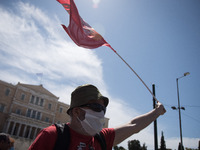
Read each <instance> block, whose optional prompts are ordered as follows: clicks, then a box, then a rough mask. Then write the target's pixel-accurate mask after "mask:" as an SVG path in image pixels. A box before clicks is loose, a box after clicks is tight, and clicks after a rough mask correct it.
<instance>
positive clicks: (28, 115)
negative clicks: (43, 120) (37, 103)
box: [26, 109, 31, 117]
mask: <svg viewBox="0 0 200 150" xmlns="http://www.w3.org/2000/svg"><path fill="white" fill-rule="evenodd" d="M26 117H31V109H28V111H27V113H26Z"/></svg>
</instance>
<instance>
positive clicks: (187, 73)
mask: <svg viewBox="0 0 200 150" xmlns="http://www.w3.org/2000/svg"><path fill="white" fill-rule="evenodd" d="M189 74H190V73H189V72H186V73H184V75H183V76H181V77H179V78H176V84H177V96H178V108H176V107H174V106H173V107H172V109H178V111H179V125H180V140H181V150H182V148H183V139H182V126H181V109H183V110H185V108H184V107H180V100H179V87H178V80H179V79H180V78H182V77H185V76H187V75H189Z"/></svg>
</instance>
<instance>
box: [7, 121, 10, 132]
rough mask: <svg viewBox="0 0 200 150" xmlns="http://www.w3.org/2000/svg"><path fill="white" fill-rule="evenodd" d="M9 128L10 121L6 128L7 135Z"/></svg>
mask: <svg viewBox="0 0 200 150" xmlns="http://www.w3.org/2000/svg"><path fill="white" fill-rule="evenodd" d="M9 127H10V121H8V124H7V127H6V133H8V130H9Z"/></svg>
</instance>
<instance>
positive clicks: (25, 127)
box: [22, 125, 27, 137]
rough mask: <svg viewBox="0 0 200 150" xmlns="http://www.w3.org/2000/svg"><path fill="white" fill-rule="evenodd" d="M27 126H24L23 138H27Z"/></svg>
mask: <svg viewBox="0 0 200 150" xmlns="http://www.w3.org/2000/svg"><path fill="white" fill-rule="evenodd" d="M26 128H27V125H24V131H23V135H22V137H25V134H26Z"/></svg>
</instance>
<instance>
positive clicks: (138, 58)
mask: <svg viewBox="0 0 200 150" xmlns="http://www.w3.org/2000/svg"><path fill="white" fill-rule="evenodd" d="M75 3H76V5H77V7H78V10H79V13H80V15H81V17H82V18H83V19H84V20H85V21H86V22H87V23H89V24H90V25H91V26H92V27H93V28H95V29H96V30H97V31H98V32H99V33H100V34H102V35H103V37H104V39H105V40H106V41H107V42H108V43H109V44H111V46H112V47H113V48H114V49H115V50H116V51H117V52H118V53H119V54H120V55H121V56H122V57H123V58H124V59H125V60H126V61H127V62H128V63H129V65H130V66H131V67H132V68H133V69H134V70H135V71H136V72H137V73H138V74H139V76H140V77H141V78H142V79H143V80H144V82H145V83H146V84H147V85H148V87H149V88H150V89H152V84H155V86H156V97H157V99H158V100H159V101H160V102H162V103H163V104H164V105H165V107H166V110H167V113H166V114H165V115H164V116H161V117H160V118H159V119H158V143H159V145H160V136H161V131H163V132H164V137H165V141H166V146H167V148H172V149H177V147H178V142H179V141H180V138H179V120H178V111H176V110H172V109H171V106H176V107H177V89H176V78H178V77H181V76H182V75H183V74H184V73H185V72H190V75H189V76H186V77H184V78H181V79H180V80H179V92H180V102H181V106H183V107H185V109H186V110H185V111H182V130H183V144H184V146H185V147H189V148H197V147H198V141H199V140H200V129H199V126H200V118H199V115H200V99H199V97H200V80H199V74H200V69H199V64H200V49H199V48H200V1H199V0H163V1H160V0H152V1H147V0H123V1H116V0H75ZM0 18H1V21H0V80H3V81H6V82H9V83H12V84H17V83H18V82H20V83H25V84H36V85H38V84H43V86H44V87H45V88H47V89H48V90H49V91H51V92H52V93H54V94H55V95H56V96H58V97H60V99H59V100H60V101H62V102H65V103H68V104H69V102H70V93H71V92H72V91H73V89H74V88H75V87H77V86H79V85H82V84H85V83H92V84H94V85H96V86H97V87H98V88H99V89H100V90H101V91H102V93H103V94H104V95H106V96H108V97H109V98H110V105H109V106H108V111H107V114H106V116H107V117H109V118H110V124H109V126H110V127H116V126H119V125H123V124H124V123H127V122H128V121H129V120H131V119H132V118H133V117H136V116H137V115H140V114H143V113H146V112H148V111H150V110H151V109H152V105H153V103H152V96H151V94H150V93H149V92H148V91H147V89H146V88H145V87H144V85H143V84H142V83H141V82H140V80H139V79H138V78H137V77H136V76H135V75H134V74H133V72H132V71H131V70H130V69H129V68H128V67H127V66H126V65H125V64H124V63H123V62H122V60H121V59H120V58H119V57H118V56H117V55H116V54H115V53H114V52H113V51H112V50H110V49H109V48H108V47H100V48H97V49H94V50H88V49H83V48H80V47H78V46H77V45H75V44H74V43H73V42H72V40H71V39H70V38H69V37H68V35H67V34H66V33H65V31H64V30H63V29H62V27H61V24H65V25H66V26H68V24H69V15H68V14H67V12H66V11H65V10H64V8H63V7H62V6H61V5H60V4H59V3H58V2H57V1H56V0H42V1H41V0H15V1H13V0H0ZM36 73H43V76H42V78H41V77H40V76H37V75H36ZM133 139H138V140H140V142H141V144H143V143H145V144H146V145H147V147H148V149H153V147H154V142H153V125H150V126H149V127H148V128H146V129H145V130H143V131H141V132H140V133H139V134H136V135H133V136H132V137H130V138H129V139H128V140H133ZM128 140H126V141H125V142H122V143H121V144H120V145H122V146H124V147H127V141H128Z"/></svg>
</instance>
